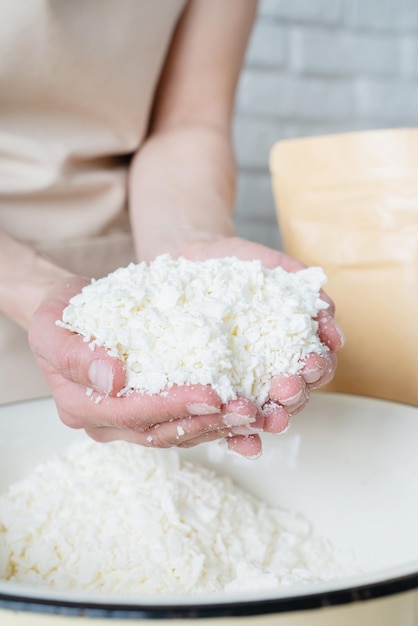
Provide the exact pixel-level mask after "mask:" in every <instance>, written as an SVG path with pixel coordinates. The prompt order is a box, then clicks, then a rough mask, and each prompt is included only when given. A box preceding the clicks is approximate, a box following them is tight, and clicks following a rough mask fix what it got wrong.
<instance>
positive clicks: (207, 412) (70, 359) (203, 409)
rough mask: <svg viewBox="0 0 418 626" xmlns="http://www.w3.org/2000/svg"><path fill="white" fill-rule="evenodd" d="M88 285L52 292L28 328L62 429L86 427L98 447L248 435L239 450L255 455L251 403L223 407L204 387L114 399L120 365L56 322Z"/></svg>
mask: <svg viewBox="0 0 418 626" xmlns="http://www.w3.org/2000/svg"><path fill="white" fill-rule="evenodd" d="M88 282H89V281H88V279H85V278H81V277H77V276H69V277H66V278H65V279H64V280H63V281H62V282H60V283H58V284H57V285H56V286H55V287H54V288H53V289H52V290H51V291H50V292H49V294H48V296H47V297H46V298H45V299H44V301H43V302H42V303H41V305H40V306H39V308H38V309H37V310H36V311H35V313H34V314H33V315H32V317H31V319H30V323H29V330H28V333H29V334H28V337H29V343H30V346H31V349H32V351H33V353H34V354H35V356H36V358H37V361H38V363H39V366H40V368H41V370H42V372H43V374H44V376H45V378H46V380H47V382H48V384H49V386H50V389H51V393H52V396H53V398H54V400H55V404H56V406H57V410H58V414H59V416H60V418H61V420H62V421H63V423H64V424H66V425H67V426H69V427H71V428H83V429H85V430H86V432H87V433H88V434H89V435H90V436H91V437H92V438H93V439H95V440H96V441H100V442H106V441H112V440H117V439H121V440H125V441H129V442H133V443H137V444H140V445H144V446H152V447H159V448H160V447H171V446H179V447H191V446H194V445H197V444H200V443H203V442H207V441H212V440H215V439H224V438H230V437H231V436H233V435H234V433H235V432H236V431H237V429H238V430H239V429H241V430H242V429H246V430H245V432H246V436H245V437H241V438H242V442H241V443H240V444H239V445H238V446H237V452H239V453H240V454H243V455H244V456H248V457H255V456H258V454H259V453H260V451H261V446H260V441H259V437H258V435H254V434H250V435H249V434H248V432H249V430H248V429H249V428H253V429H256V430H259V429H260V428H261V427H262V423H261V422H260V416H259V414H258V411H257V408H256V407H255V406H254V404H253V403H252V402H250V401H249V400H246V399H238V400H234V401H232V402H230V403H228V404H226V405H223V404H222V402H221V400H220V398H219V396H218V394H217V393H216V392H215V391H213V390H212V389H211V388H210V387H205V386H202V385H190V386H181V387H173V388H171V389H169V390H168V391H167V392H165V393H164V394H153V395H150V394H147V393H139V392H132V393H130V394H129V395H123V396H119V395H118V394H119V392H120V391H121V390H122V389H123V387H124V385H125V370H124V365H123V362H122V361H121V360H119V359H117V358H114V357H111V356H109V355H108V354H107V353H106V351H105V349H104V348H97V347H96V348H95V349H94V350H91V348H90V347H89V345H88V343H86V342H85V341H84V340H83V338H82V337H80V336H79V335H77V334H75V333H72V332H70V331H68V330H66V329H64V328H61V327H59V326H57V325H56V323H55V322H56V321H57V320H60V319H61V318H62V312H63V310H64V308H65V307H66V306H67V305H68V302H69V300H70V298H71V297H72V296H73V295H75V294H77V293H79V292H80V291H81V289H82V288H83V287H84V286H85V285H86V284H88ZM240 432H241V431H240Z"/></svg>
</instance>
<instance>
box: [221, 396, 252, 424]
mask: <svg viewBox="0 0 418 626" xmlns="http://www.w3.org/2000/svg"><path fill="white" fill-rule="evenodd" d="M222 415H223V420H224V424H225V425H226V426H231V427H238V426H249V425H250V424H251V426H254V427H255V428H257V419H258V418H259V411H258V408H257V406H256V405H255V404H254V402H252V401H251V400H249V399H248V398H243V397H241V398H238V399H236V400H231V401H230V402H228V403H227V404H224V406H223V407H222Z"/></svg>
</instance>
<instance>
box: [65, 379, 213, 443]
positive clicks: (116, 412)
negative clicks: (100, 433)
mask: <svg viewBox="0 0 418 626" xmlns="http://www.w3.org/2000/svg"><path fill="white" fill-rule="evenodd" d="M53 395H54V399H55V402H56V405H57V408H58V411H59V415H60V418H61V420H62V421H63V422H64V424H66V425H67V426H70V427H72V428H93V427H101V426H103V427H114V428H119V429H127V430H132V431H136V432H142V431H144V430H146V429H147V428H149V427H150V426H153V425H154V424H158V423H162V422H167V421H170V420H173V419H177V418H183V417H188V416H190V415H191V414H192V412H194V411H196V409H198V410H201V411H204V412H205V413H206V414H208V415H209V416H212V415H213V414H217V419H218V420H219V422H220V424H222V426H225V425H224V423H223V421H222V417H221V400H220V398H219V396H218V395H217V393H216V392H215V391H213V390H212V389H211V388H210V387H204V386H202V385H184V386H181V387H176V386H174V387H172V388H171V389H169V390H168V391H166V392H165V393H164V395H162V394H152V395H151V394H147V393H137V392H133V393H131V394H129V395H127V396H123V397H116V398H115V397H111V396H100V395H98V394H92V395H90V396H88V395H87V394H86V390H85V389H84V388H82V387H80V386H79V385H77V384H74V383H69V382H68V381H65V384H61V385H57V384H56V385H55V386H54V391H53ZM209 407H211V409H212V410H211V412H209ZM202 417H207V415H203V416H202Z"/></svg>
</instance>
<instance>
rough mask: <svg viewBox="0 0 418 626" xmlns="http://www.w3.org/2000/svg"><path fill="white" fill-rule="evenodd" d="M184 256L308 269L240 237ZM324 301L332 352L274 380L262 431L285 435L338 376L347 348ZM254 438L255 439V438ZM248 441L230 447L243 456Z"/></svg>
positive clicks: (193, 248) (322, 324)
mask: <svg viewBox="0 0 418 626" xmlns="http://www.w3.org/2000/svg"><path fill="white" fill-rule="evenodd" d="M180 256H184V257H186V258H189V259H194V260H205V259H208V258H214V257H215V258H218V257H226V256H235V257H237V258H239V259H241V260H245V261H249V260H254V259H258V260H260V261H261V263H262V264H263V265H264V267H267V268H274V267H277V266H281V267H283V269H285V270H287V271H289V272H295V271H298V270H300V269H303V268H304V267H306V266H305V265H304V264H303V263H301V262H300V261H297V260H296V259H293V258H291V257H289V256H288V255H286V254H285V253H283V252H281V251H278V250H273V249H271V248H268V247H266V246H263V245H261V244H258V243H253V242H251V241H247V240H245V239H241V238H239V237H225V238H221V239H219V240H217V241H211V242H207V241H201V242H196V243H194V244H191V245H188V246H187V247H186V248H184V249H183V250H182V251H181V253H180ZM321 297H322V299H323V300H325V301H326V302H328V304H329V307H328V309H325V310H322V311H321V312H320V314H319V316H318V324H319V329H318V334H319V337H320V339H321V341H322V342H323V343H324V344H325V345H326V346H328V348H329V352H328V353H327V354H326V355H325V356H321V355H319V354H310V355H309V356H308V357H307V358H306V359H305V361H304V362H303V363H301V371H300V374H298V375H293V376H283V375H280V376H275V377H274V378H273V379H272V381H271V390H270V397H269V400H268V402H267V403H266V404H265V405H264V406H263V407H262V408H261V411H260V412H259V415H258V418H257V425H260V424H262V430H264V431H266V432H271V433H281V432H283V431H284V430H285V429H286V428H287V426H288V424H289V421H290V417H291V416H292V415H294V414H295V413H297V412H298V411H300V410H301V409H302V408H303V407H304V406H305V405H306V403H307V402H308V399H309V391H310V390H311V389H316V388H318V387H321V386H323V385H325V384H326V383H328V382H330V380H331V379H332V377H333V375H334V372H335V368H336V364H337V358H336V355H335V352H336V351H337V350H338V349H339V348H341V347H342V346H343V345H344V337H343V334H342V332H341V330H340V328H339V327H338V325H337V324H336V323H335V321H334V318H333V315H334V312H335V306H334V303H333V302H332V300H331V299H330V298H329V296H327V295H326V294H325V293H323V292H322V294H321ZM252 438H253V439H254V438H255V437H254V435H252ZM244 441H245V434H244V435H242V436H236V437H232V438H231V437H230V438H228V440H227V443H228V446H229V447H230V448H231V449H233V450H236V451H238V452H239V451H240V449H241V446H243V445H244ZM253 446H254V447H256V443H255V442H253ZM260 446H261V444H260ZM260 450H261V447H260Z"/></svg>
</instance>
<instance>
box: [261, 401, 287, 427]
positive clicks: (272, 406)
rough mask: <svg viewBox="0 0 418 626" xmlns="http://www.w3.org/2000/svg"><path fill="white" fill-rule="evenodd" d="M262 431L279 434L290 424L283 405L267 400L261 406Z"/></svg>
mask: <svg viewBox="0 0 418 626" xmlns="http://www.w3.org/2000/svg"><path fill="white" fill-rule="evenodd" d="M263 416H264V431H265V432H268V433H274V434H277V435H278V434H281V433H284V432H286V430H287V429H288V428H289V424H290V415H289V412H288V411H287V410H286V408H285V407H284V406H281V405H280V404H277V403H276V402H267V403H266V404H265V405H264V406H263Z"/></svg>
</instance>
